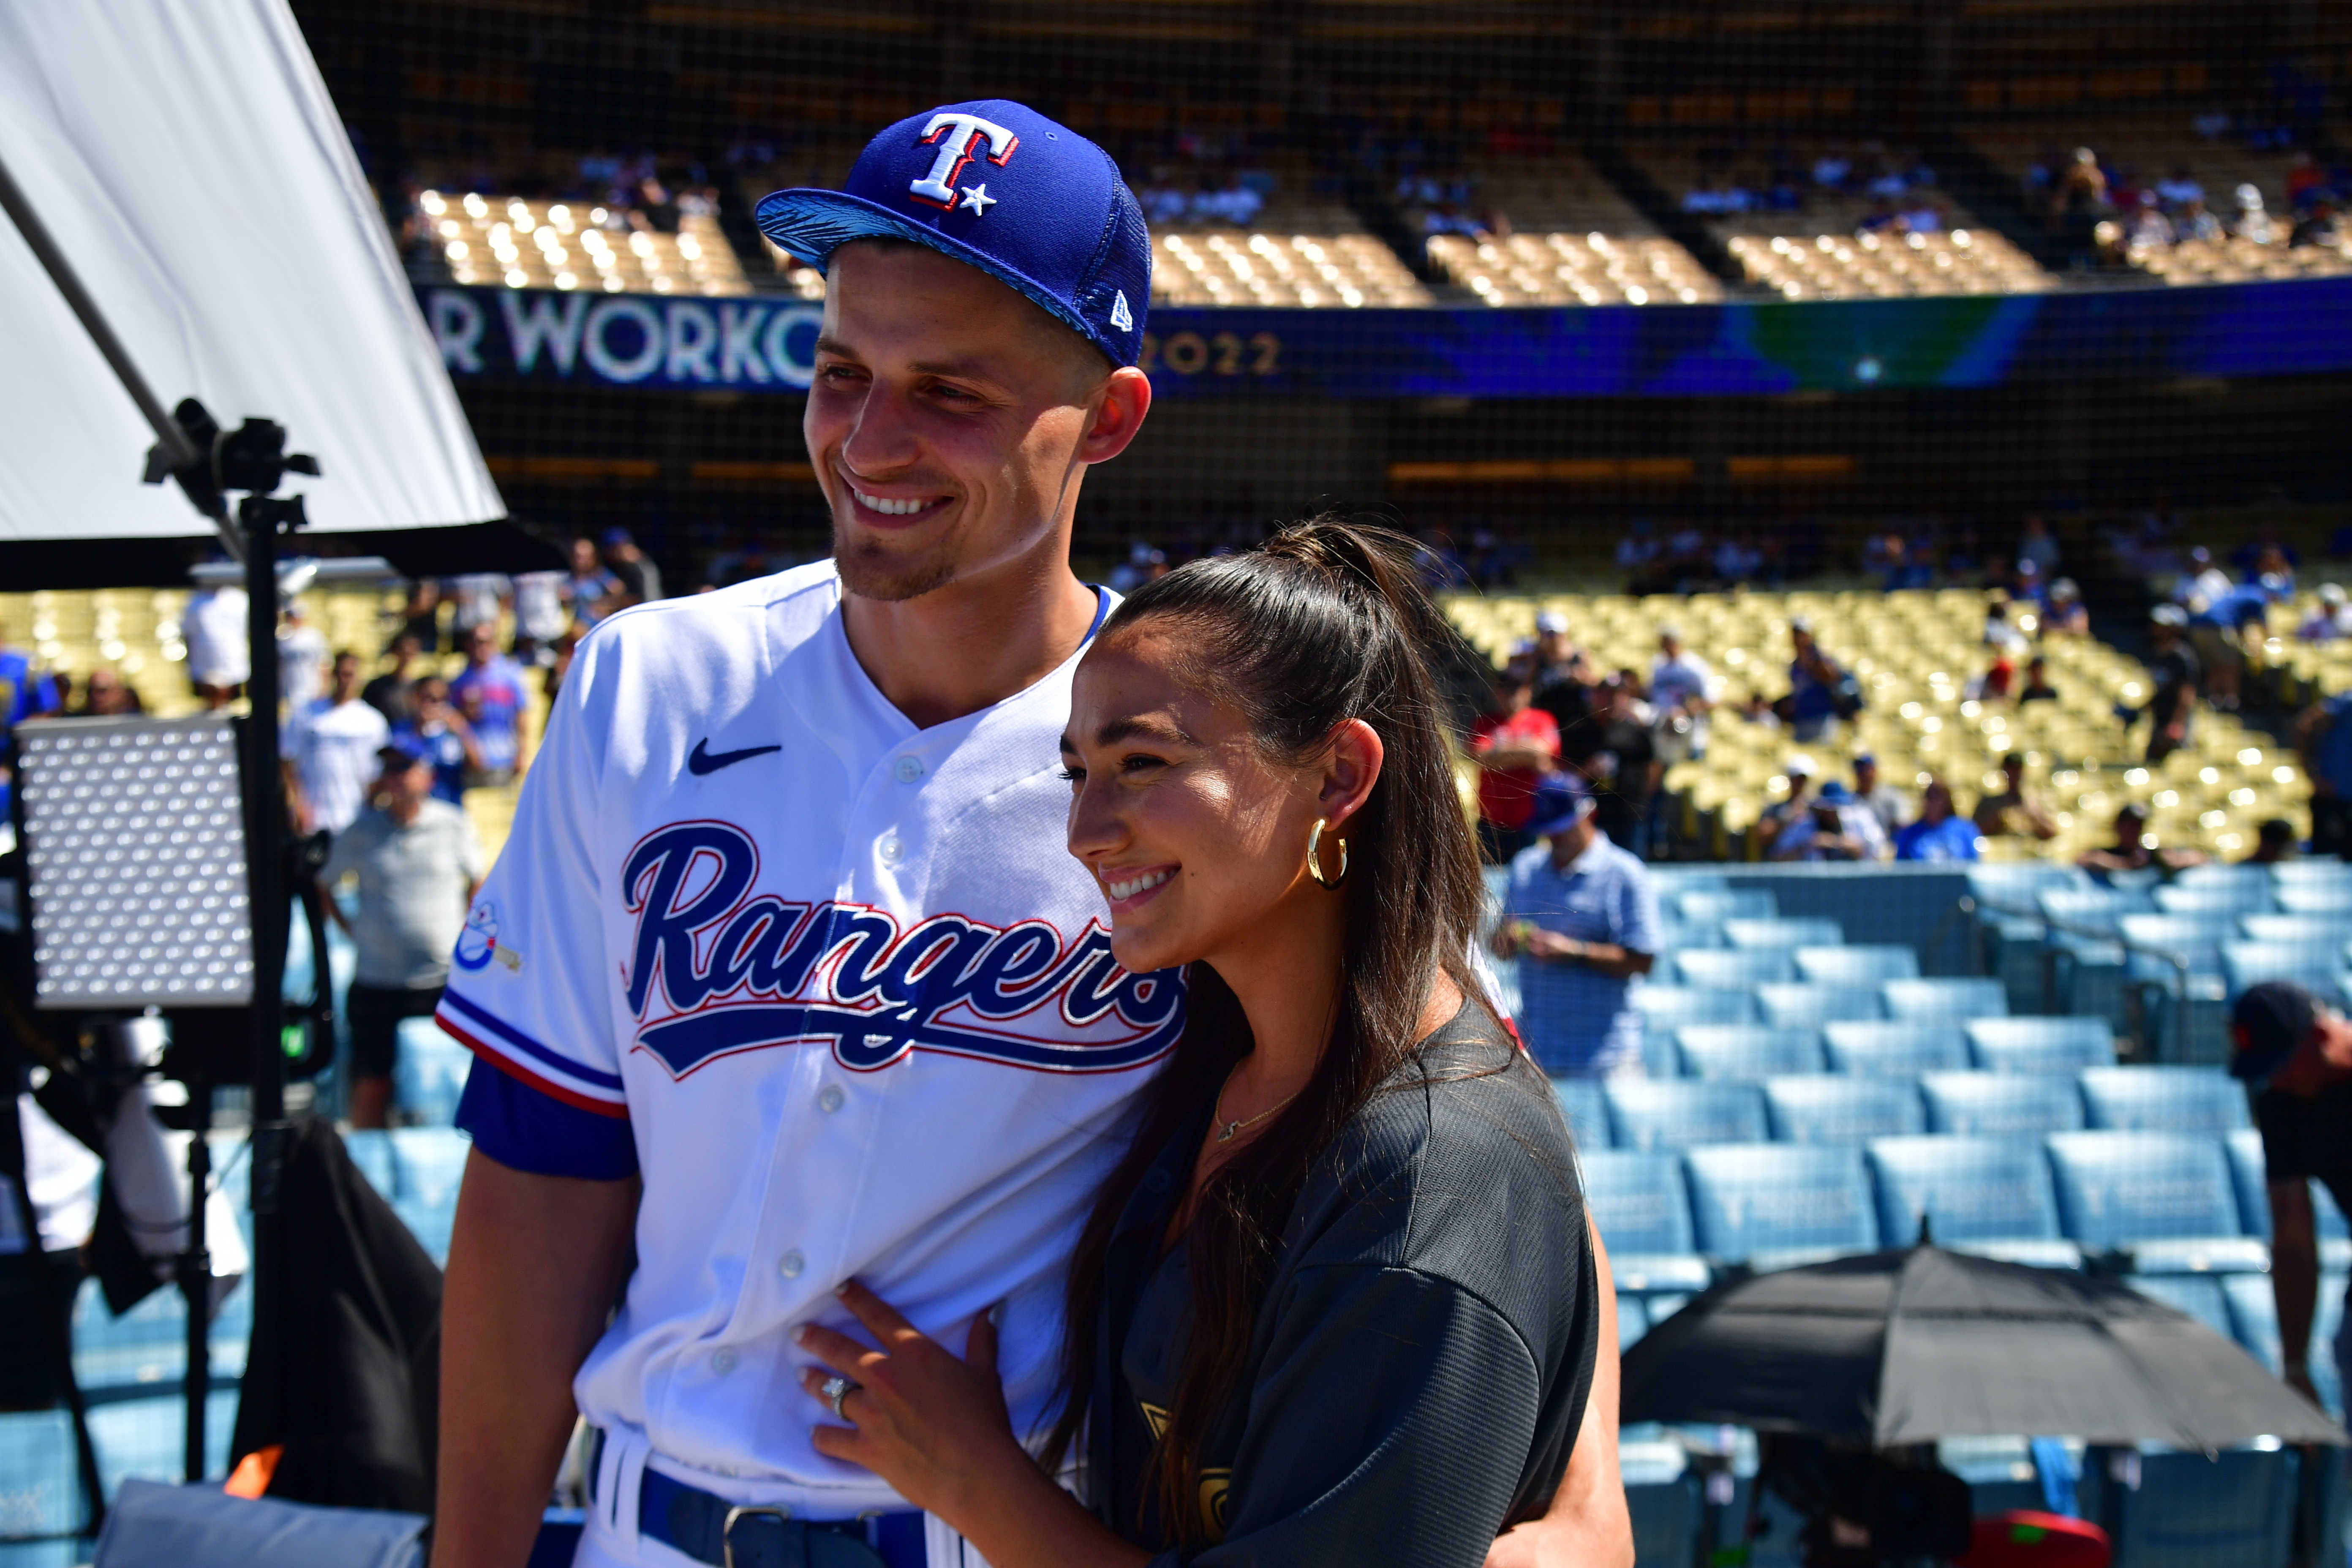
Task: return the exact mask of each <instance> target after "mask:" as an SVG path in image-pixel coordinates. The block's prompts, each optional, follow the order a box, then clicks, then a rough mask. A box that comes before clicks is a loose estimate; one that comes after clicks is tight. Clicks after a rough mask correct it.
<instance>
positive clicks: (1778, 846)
mask: <svg viewBox="0 0 2352 1568" xmlns="http://www.w3.org/2000/svg"><path fill="white" fill-rule="evenodd" d="M1888 853H1889V848H1888V845H1887V842H1886V835H1885V831H1884V830H1883V829H1882V828H1881V827H1880V826H1879V824H1878V818H1877V817H1876V816H1874V815H1872V813H1871V812H1870V811H1869V810H1868V809H1867V808H1866V807H1864V805H1862V804H1861V803H1860V802H1859V801H1857V800H1855V798H1854V795H1853V791H1852V790H1850V789H1848V788H1846V787H1845V785H1843V784H1840V783H1839V782H1838V781H1837V780H1835V779H1832V780H1830V782H1829V783H1827V784H1823V785H1822V788H1821V793H1820V794H1818V795H1814V796H1813V798H1812V800H1811V803H1810V804H1809V805H1808V806H1807V808H1806V809H1805V810H1804V811H1803V812H1802V813H1801V814H1799V815H1798V816H1794V817H1793V818H1791V819H1790V822H1789V824H1788V826H1785V827H1783V828H1781V830H1780V832H1779V833H1777V834H1775V835H1773V837H1772V854H1771V858H1773V859H1775V860H1883V859H1885V858H1886V857H1887V854H1888Z"/></svg>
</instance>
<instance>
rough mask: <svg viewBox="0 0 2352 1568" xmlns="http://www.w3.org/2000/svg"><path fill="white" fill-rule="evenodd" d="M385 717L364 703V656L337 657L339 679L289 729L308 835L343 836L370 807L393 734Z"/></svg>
mask: <svg viewBox="0 0 2352 1568" xmlns="http://www.w3.org/2000/svg"><path fill="white" fill-rule="evenodd" d="M391 733H392V727H391V726H390V725H389V724H386V723H385V722H384V721H383V714H381V713H379V712H377V711H376V710H374V709H373V708H371V707H369V706H368V705H367V704H366V703H364V702H362V701H361V700H360V656H359V655H357V654H355V653H352V652H350V651H348V650H346V651H345V652H342V653H339V654H337V655H336V656H335V669H334V680H333V684H332V686H331V687H330V689H328V691H327V694H326V695H325V696H323V697H318V698H313V699H312V700H310V702H309V703H308V704H307V705H305V706H304V707H303V709H302V710H301V711H299V713H297V714H296V715H295V716H294V718H293V721H292V722H290V723H289V725H288V726H287V729H286V743H285V752H286V756H287V759H288V760H289V762H290V763H292V767H291V769H290V776H289V780H288V783H289V785H290V786H291V787H290V788H289V792H288V793H289V797H290V800H291V804H292V805H293V807H294V812H295V820H296V821H297V822H299V823H300V824H301V825H302V830H303V831H304V832H306V833H322V832H323V833H341V831H342V830H343V829H344V828H346V827H349V826H351V825H352V822H353V821H355V820H356V819H357V818H358V816H359V815H360V812H361V811H362V809H364V808H365V806H366V805H367V792H368V785H369V784H370V783H371V782H373V780H374V778H375V776H376V769H377V759H376V753H377V752H379V751H380V750H382V749H383V743H384V741H385V740H386V739H387V738H388V737H389V736H390V735H391Z"/></svg>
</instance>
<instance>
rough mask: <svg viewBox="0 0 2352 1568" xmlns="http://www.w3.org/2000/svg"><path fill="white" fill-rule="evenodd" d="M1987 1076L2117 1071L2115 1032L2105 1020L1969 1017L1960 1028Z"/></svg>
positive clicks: (1972, 1054)
mask: <svg viewBox="0 0 2352 1568" xmlns="http://www.w3.org/2000/svg"><path fill="white" fill-rule="evenodd" d="M1961 1032H1962V1033H1963V1034H1965V1035H1967V1036H1968V1037H1969V1054H1970V1055H1971V1056H1972V1057H1973V1058H1975V1060H1976V1064H1977V1066H1978V1068H1980V1069H1981V1070H1983V1071H1985V1072H2000V1073H2042V1072H2063V1073H2076V1072H2081V1071H2082V1070H2083V1069H2084V1068H2097V1067H2113V1066H2114V1065H2115V1060H2116V1036H2115V1030H2114V1029H2113V1028H2111V1027H2109V1026H2108V1024H2107V1021H2106V1020H2105V1018H1971V1019H1969V1021H1968V1023H1967V1024H1965V1025H1963V1026H1961Z"/></svg>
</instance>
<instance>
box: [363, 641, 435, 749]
mask: <svg viewBox="0 0 2352 1568" xmlns="http://www.w3.org/2000/svg"><path fill="white" fill-rule="evenodd" d="M423 651H424V650H423V649H421V648H419V647H417V646H416V637H415V633H413V632H407V631H404V632H402V633H401V634H400V635H399V636H398V637H394V638H393V639H392V648H391V654H392V668H390V669H387V670H385V671H384V672H383V674H381V675H378V676H376V677H374V678H373V679H370V680H369V681H368V683H367V684H366V685H365V686H362V687H361V688H360V700H361V701H362V702H364V703H366V704H367V705H368V706H369V707H371V708H373V709H374V710H376V711H377V712H379V713H381V714H383V721H384V722H385V723H387V724H390V725H392V726H393V727H394V729H398V728H399V727H400V726H401V725H403V724H404V723H406V722H408V715H409V699H410V693H411V690H412V689H413V688H414V687H415V684H416V660H417V657H418V655H419V654H421V653H422V652H423Z"/></svg>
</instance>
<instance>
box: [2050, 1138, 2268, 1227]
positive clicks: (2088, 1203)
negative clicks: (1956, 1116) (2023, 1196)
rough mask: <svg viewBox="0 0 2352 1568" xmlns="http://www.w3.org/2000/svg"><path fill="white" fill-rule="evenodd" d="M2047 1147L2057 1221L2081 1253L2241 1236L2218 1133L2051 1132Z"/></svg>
mask: <svg viewBox="0 0 2352 1568" xmlns="http://www.w3.org/2000/svg"><path fill="white" fill-rule="evenodd" d="M2047 1146H2048V1148H2049V1151H2050V1168H2051V1178H2052V1183H2053V1185H2054V1186H2055V1187H2056V1189H2057V1193H2058V1218H2059V1224H2060V1226H2061V1227H2062V1228H2063V1230H2064V1231H2065V1233H2066V1238H2067V1239H2068V1240H2069V1241H2072V1242H2074V1243H2075V1244H2076V1245H2077V1246H2079V1247H2082V1248H2083V1249H2084V1251H2086V1252H2098V1251H2105V1250H2107V1249H2110V1248H2115V1247H2127V1246H2129V1245H2130V1244H2131V1243H2133V1242H2137V1241H2143V1240H2160V1239H2165V1238H2170V1237H2209V1236H2235V1235H2238V1234H2240V1221H2239V1217H2238V1199H2237V1193H2236V1190H2235V1189H2234V1188H2233V1187H2232V1186H2231V1183H2230V1167H2229V1162H2228V1161H2227V1159H2225V1158H2224V1157H2223V1155H2222V1152H2221V1141H2220V1140H2219V1139H2215V1138H2192V1137H2189V1136H2187V1135H2185V1134H2180V1133H2173V1132H2053V1133H2052V1134H2051V1135H2050V1137H2049V1139H2048V1142H2047Z"/></svg>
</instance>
